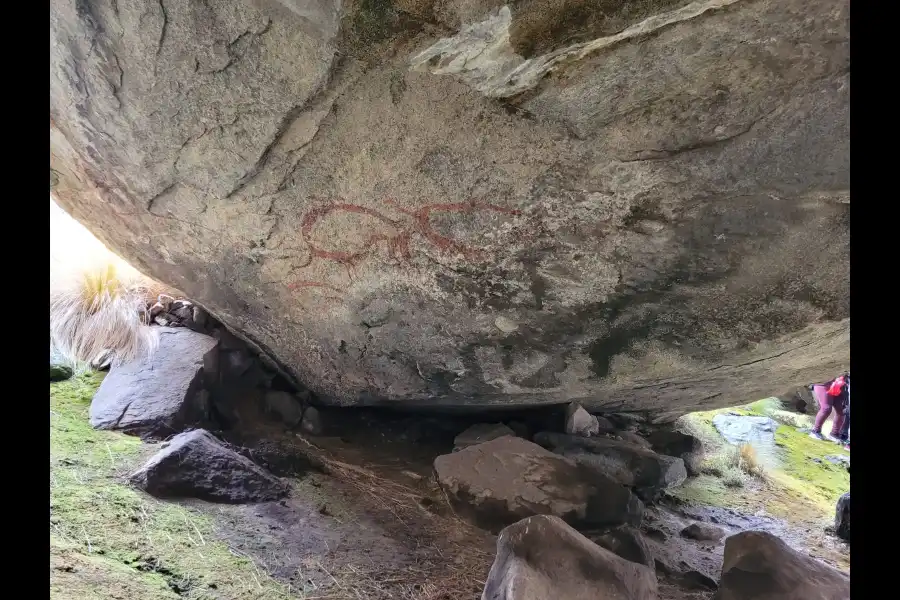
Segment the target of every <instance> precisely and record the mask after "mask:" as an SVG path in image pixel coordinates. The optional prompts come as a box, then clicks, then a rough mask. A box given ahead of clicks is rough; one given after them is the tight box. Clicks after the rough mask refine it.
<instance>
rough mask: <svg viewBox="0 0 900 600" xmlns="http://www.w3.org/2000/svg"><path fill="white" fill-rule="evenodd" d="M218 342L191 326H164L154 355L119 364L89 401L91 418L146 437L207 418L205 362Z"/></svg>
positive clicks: (175, 430)
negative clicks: (190, 328)
mask: <svg viewBox="0 0 900 600" xmlns="http://www.w3.org/2000/svg"><path fill="white" fill-rule="evenodd" d="M215 352H216V341H215V340H214V339H213V338H211V337H209V336H206V335H203V334H200V333H196V332H193V331H190V330H188V329H160V331H159V347H158V348H157V350H156V352H154V353H153V355H152V356H149V357H142V358H139V359H137V360H134V361H131V362H127V363H123V364H119V365H116V366H114V367H113V368H112V370H111V371H110V373H109V374H108V375H107V376H106V378H105V379H104V380H103V383H102V384H100V388H99V389H98V390H97V393H96V394H95V395H94V399H93V400H92V401H91V408H90V423H91V426H93V427H94V428H96V429H117V430H121V431H124V432H126V433H131V434H134V435H140V436H142V437H166V436H169V435H171V434H173V433H179V432H180V431H182V430H183V429H184V428H185V427H187V426H190V425H195V424H197V423H199V422H201V421H202V420H203V418H204V417H205V413H206V410H207V407H206V406H204V405H203V403H202V400H201V399H200V394H199V392H200V391H201V389H202V384H203V376H202V371H203V361H204V357H206V356H207V355H208V354H210V353H215Z"/></svg>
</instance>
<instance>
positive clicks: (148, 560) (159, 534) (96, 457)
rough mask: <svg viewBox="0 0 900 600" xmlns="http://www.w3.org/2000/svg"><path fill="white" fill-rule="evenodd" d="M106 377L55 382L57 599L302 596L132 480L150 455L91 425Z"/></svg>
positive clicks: (195, 517) (199, 520)
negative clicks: (98, 391) (94, 404)
mask: <svg viewBox="0 0 900 600" xmlns="http://www.w3.org/2000/svg"><path fill="white" fill-rule="evenodd" d="M102 377H103V376H102V374H99V373H84V374H80V375H76V376H75V377H74V378H72V379H70V380H68V381H63V382H59V383H51V384H50V596H51V598H61V599H62V598H72V599H75V598H79V599H80V598H97V599H103V598H141V599H142V600H144V599H147V600H156V599H169V598H195V599H201V598H202V599H207V598H208V599H213V598H221V599H226V598H227V599H231V598H246V599H248V600H252V599H259V600H262V599H263V598H265V599H278V598H292V597H297V596H296V595H292V594H290V593H289V591H288V589H287V587H286V586H284V585H281V584H279V583H278V582H276V581H274V580H273V579H271V578H270V577H269V576H268V575H266V574H265V573H262V572H261V571H259V570H258V569H257V568H256V566H255V565H254V564H253V562H252V561H251V560H249V559H247V558H244V557H242V556H237V555H236V554H235V553H234V552H233V551H231V550H230V549H229V548H228V547H227V546H226V545H225V544H223V543H221V542H217V541H215V540H214V539H213V538H214V535H213V525H212V522H211V521H210V519H209V518H208V517H206V516H205V515H202V514H199V513H198V512H196V511H193V510H191V509H188V508H184V507H182V506H179V505H177V504H173V503H163V502H159V501H157V500H155V499H153V498H151V497H149V496H147V495H145V494H143V493H141V492H138V491H137V490H134V489H132V488H131V487H129V486H128V485H127V484H126V483H125V480H124V476H125V475H126V474H127V473H128V472H130V471H131V470H132V469H133V468H134V466H135V465H136V463H137V462H138V461H139V460H140V459H141V458H142V456H143V455H144V454H145V453H146V452H147V451H148V448H146V447H142V445H141V443H140V441H139V440H138V439H136V438H133V437H129V436H125V435H122V434H119V433H115V432H108V431H95V430H94V429H92V428H91V427H90V425H89V424H88V407H89V406H90V401H91V398H93V395H94V392H95V391H96V389H97V387H98V386H99V385H100V382H101V381H102ZM301 597H302V596H301Z"/></svg>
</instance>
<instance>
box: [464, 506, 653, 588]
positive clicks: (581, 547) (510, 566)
mask: <svg viewBox="0 0 900 600" xmlns="http://www.w3.org/2000/svg"><path fill="white" fill-rule="evenodd" d="M481 597H482V599H483V600H547V599H548V598H559V599H560V600H563V599H564V600H597V599H598V598H617V599H621V600H655V599H656V597H657V581H656V575H655V574H654V573H653V571H652V570H650V569H649V568H647V567H645V566H643V565H640V564H637V563H635V562H631V561H628V560H624V559H622V558H619V557H618V556H616V555H615V554H613V553H612V552H610V551H608V550H605V549H603V548H601V547H600V546H597V545H596V544H594V543H592V542H591V541H590V540H589V539H587V538H586V537H584V536H583V535H581V534H580V533H578V532H577V531H575V530H574V529H572V528H571V527H569V526H568V525H566V523H565V522H563V521H562V520H561V519H559V518H557V517H553V516H546V515H541V516H535V517H529V518H527V519H523V520H521V521H519V522H518V523H515V524H513V525H510V526H509V527H507V528H506V529H504V530H503V531H502V532H500V536H499V537H498V538H497V556H496V558H495V559H494V564H493V565H492V566H491V571H490V573H489V574H488V578H487V582H486V583H485V586H484V592H483V593H482V596H481Z"/></svg>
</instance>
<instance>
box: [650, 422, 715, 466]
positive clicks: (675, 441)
mask: <svg viewBox="0 0 900 600" xmlns="http://www.w3.org/2000/svg"><path fill="white" fill-rule="evenodd" d="M647 441H648V442H650V446H651V447H652V448H653V449H654V450H656V451H657V452H659V453H660V454H666V455H668V456H676V457H678V458H680V459H681V460H683V461H684V466H685V468H686V469H687V472H688V475H699V474H700V463H701V462H702V461H703V443H702V442H701V441H700V440H699V439H698V438H697V437H695V436H693V435H690V434H687V433H682V432H681V431H675V430H665V429H658V430H655V431H652V432H650V434H648V435H647Z"/></svg>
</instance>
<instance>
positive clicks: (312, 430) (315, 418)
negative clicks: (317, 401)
mask: <svg viewBox="0 0 900 600" xmlns="http://www.w3.org/2000/svg"><path fill="white" fill-rule="evenodd" d="M300 429H301V430H303V431H304V432H305V433H308V434H309V435H322V433H323V432H324V431H325V428H324V425H323V424H322V413H320V412H319V409H317V408H316V407H315V406H307V407H306V410H304V411H303V420H302V421H301V422H300Z"/></svg>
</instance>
